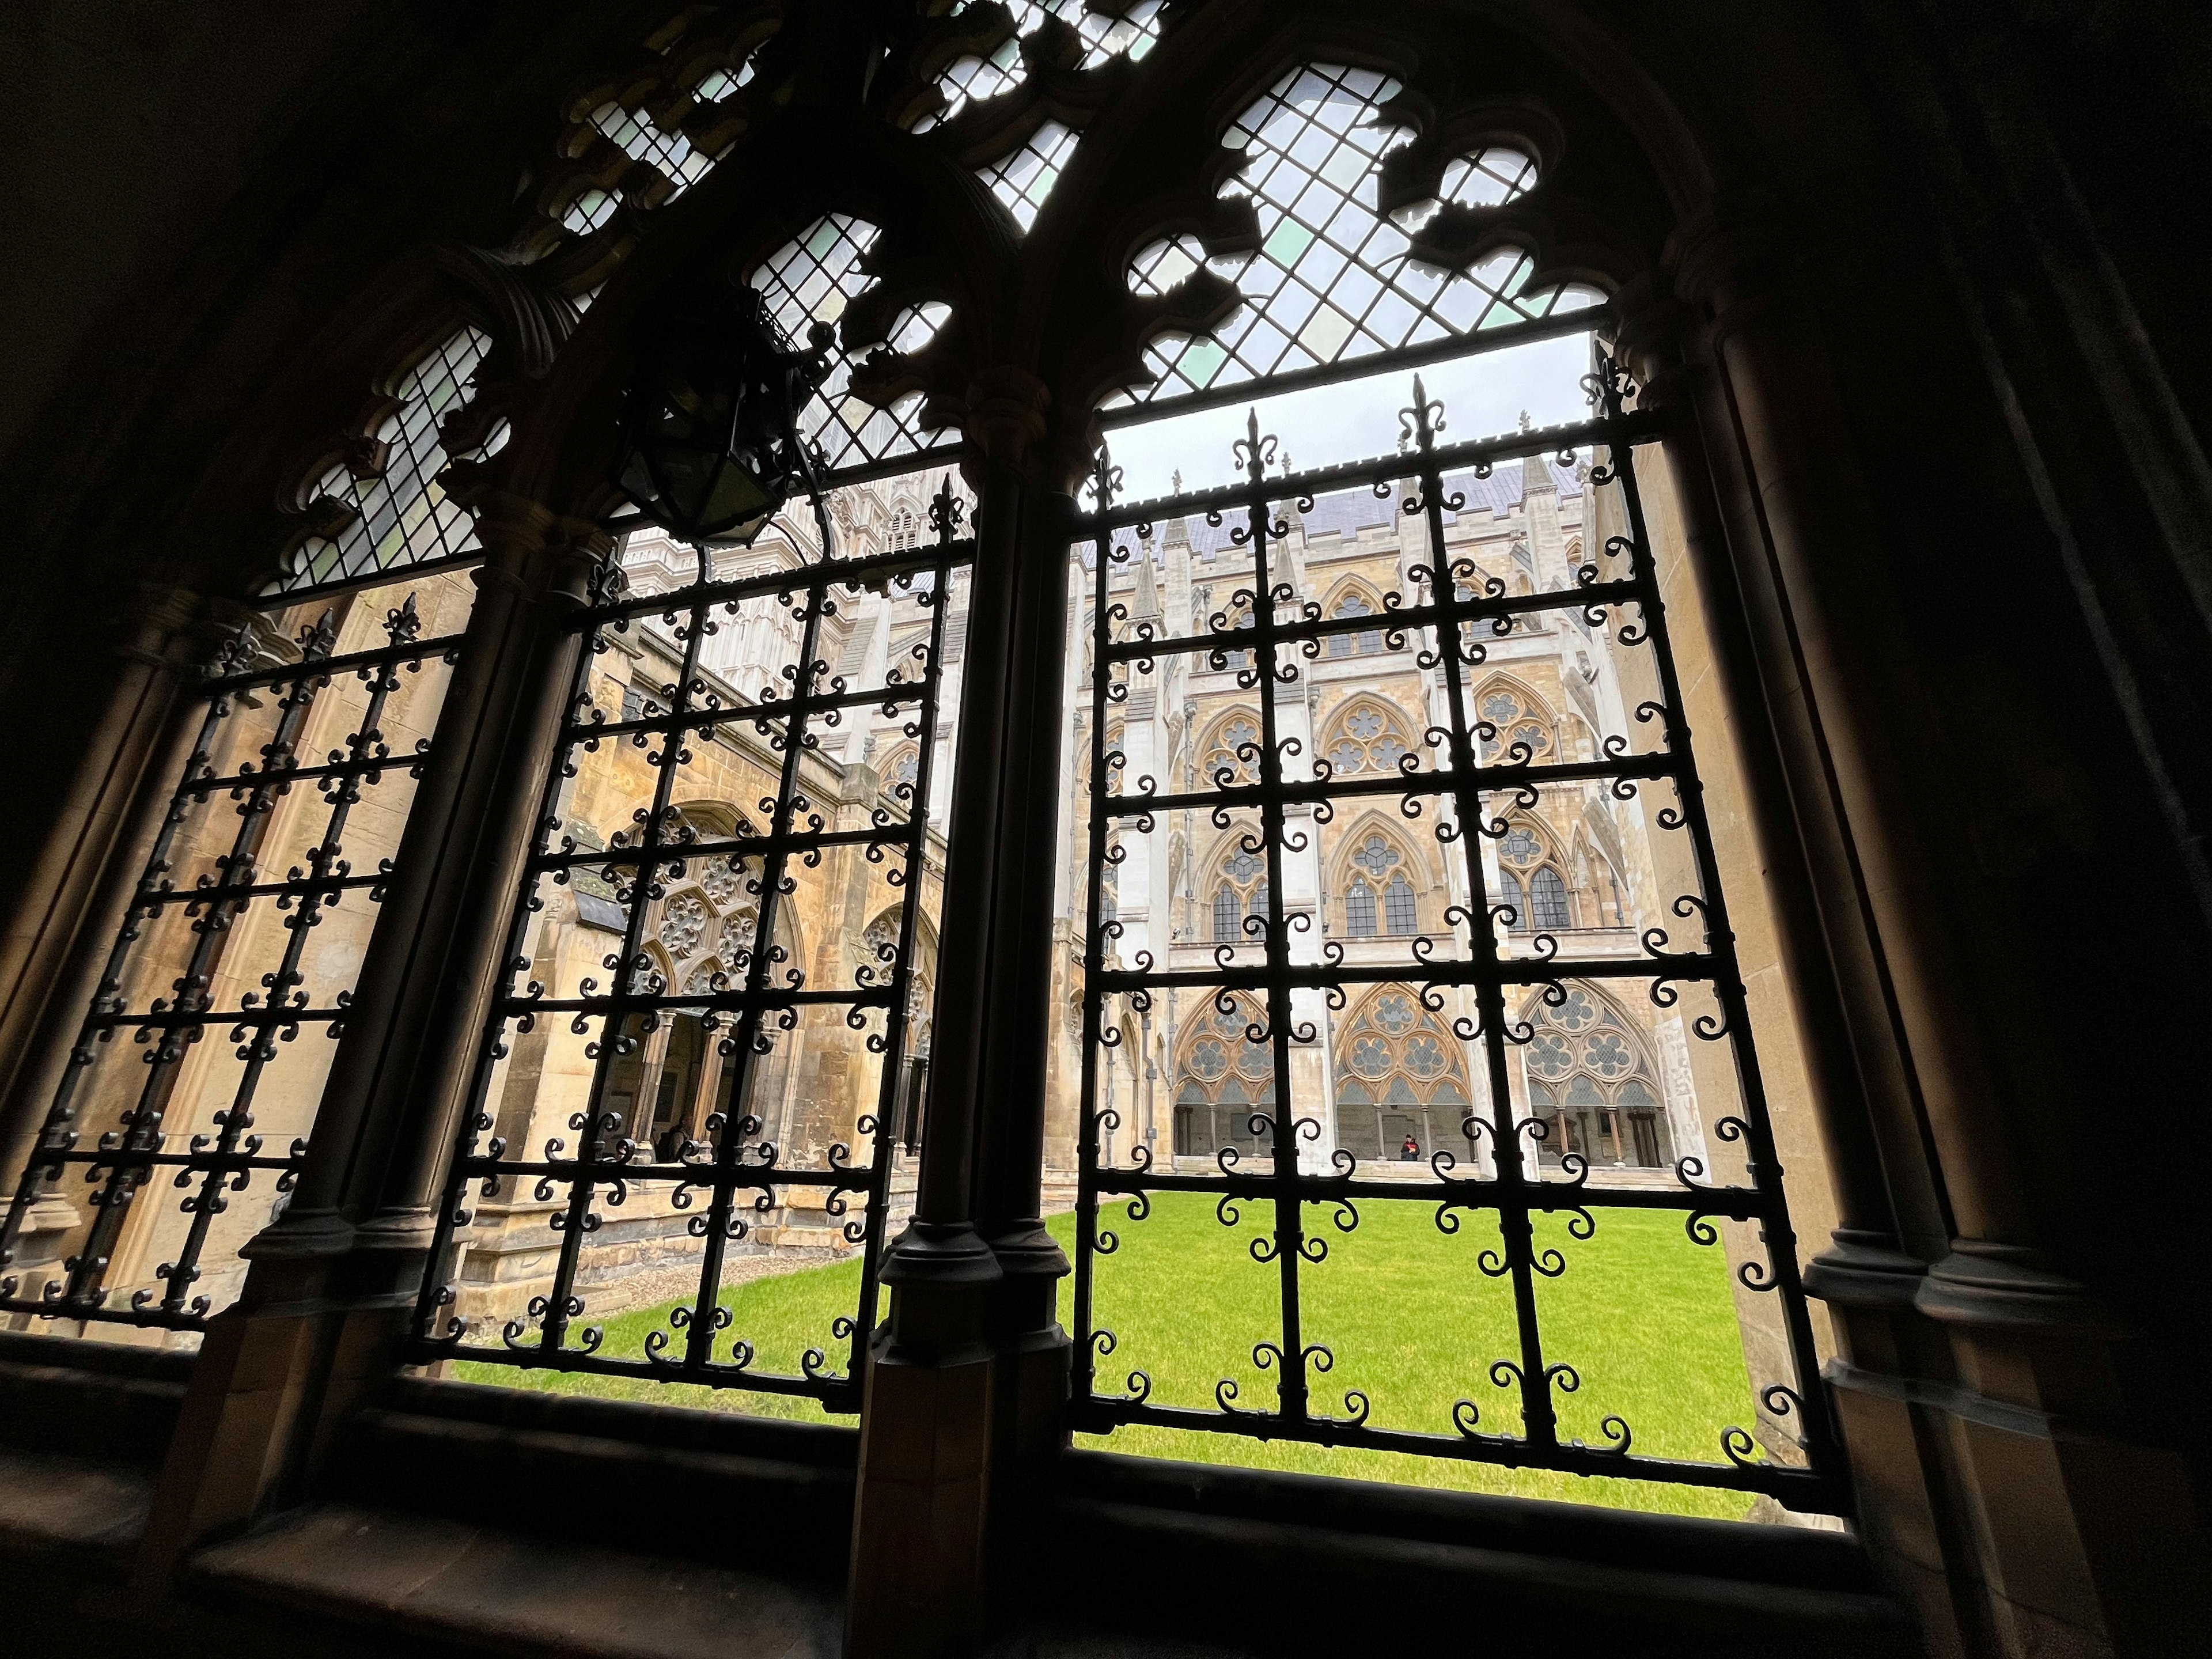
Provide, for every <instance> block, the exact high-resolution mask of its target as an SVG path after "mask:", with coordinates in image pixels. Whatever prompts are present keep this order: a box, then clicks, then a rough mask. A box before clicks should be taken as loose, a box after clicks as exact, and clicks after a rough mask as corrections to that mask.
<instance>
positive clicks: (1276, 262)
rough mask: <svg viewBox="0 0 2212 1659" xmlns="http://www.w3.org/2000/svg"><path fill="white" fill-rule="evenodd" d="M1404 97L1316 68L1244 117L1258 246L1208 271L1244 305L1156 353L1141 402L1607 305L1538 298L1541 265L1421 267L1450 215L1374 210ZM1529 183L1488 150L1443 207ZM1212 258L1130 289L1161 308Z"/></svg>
mask: <svg viewBox="0 0 2212 1659" xmlns="http://www.w3.org/2000/svg"><path fill="white" fill-rule="evenodd" d="M1400 90H1401V88H1400V85H1399V83H1398V82H1396V81H1395V80H1393V79H1391V78H1390V77H1389V76H1386V75H1383V74H1381V73H1379V72H1377V71H1376V70H1366V69H1348V68H1344V67H1341V66H1335V65H1329V64H1309V65H1307V66H1305V67H1304V68H1300V69H1294V70H1291V71H1290V72H1289V73H1288V74H1286V75H1285V76H1283V77H1282V79H1281V80H1279V81H1278V82H1276V83H1275V86H1274V88H1273V89H1272V90H1271V91H1270V92H1269V93H1268V94H1267V96H1266V97H1265V98H1263V99H1261V100H1260V101H1259V102H1257V103H1255V104H1254V105H1253V106H1251V107H1250V108H1249V109H1248V110H1246V111H1245V112H1244V113H1243V115H1242V116H1241V117H1240V118H1238V120H1237V123H1236V125H1234V126H1232V127H1231V129H1230V131H1229V132H1228V135H1227V136H1226V137H1225V139H1224V141H1223V142H1224V143H1225V144H1227V145H1228V146H1229V147H1231V148H1232V149H1241V150H1243V152H1244V154H1245V156H1246V158H1247V159H1246V161H1245V164H1244V167H1243V170H1242V171H1241V173H1239V174H1238V175H1237V183H1236V185H1234V186H1232V188H1237V189H1242V190H1243V191H1247V192H1249V196H1250V199H1251V201H1252V204H1253V207H1254V208H1255V210H1256V212H1257V214H1258V216H1259V221H1260V234H1261V246H1260V251H1259V252H1258V253H1256V254H1255V255H1252V256H1249V258H1246V259H1244V260H1243V264H1241V267H1239V266H1235V265H1232V264H1231V262H1229V261H1227V260H1223V261H1218V262H1215V263H1216V268H1217V269H1222V270H1228V271H1230V272H1231V274H1233V276H1234V277H1235V280H1236V283H1237V287H1238V289H1240V290H1241V291H1242V293H1243V296H1244V300H1245V304H1244V305H1243V307H1240V308H1239V309H1238V310H1237V312H1236V313H1233V314H1232V315H1231V317H1230V318H1229V319H1228V320H1227V321H1225V322H1224V323H1222V324H1221V325H1218V327H1217V328H1216V329H1215V330H1214V331H1213V332H1212V335H1210V336H1204V337H1195V338H1192V337H1184V338H1182V339H1179V340H1169V341H1163V342H1161V343H1159V344H1158V345H1156V346H1154V347H1153V349H1152V353H1151V355H1150V357H1149V360H1148V363H1147V366H1148V367H1149V368H1152V370H1153V371H1154V372H1155V373H1156V374H1158V376H1159V377H1160V378H1159V379H1158V381H1157V382H1156V383H1155V384H1154V385H1153V386H1152V387H1151V388H1150V389H1149V390H1148V391H1147V392H1145V393H1144V394H1142V396H1144V397H1145V398H1163V397H1173V396H1175V395H1176V394H1178V393H1187V392H1196V391H1202V390H1204V389H1205V388H1206V387H1208V386H1216V385H1229V384H1232V383H1234V382H1237V381H1241V380H1256V379H1264V378H1266V377H1267V376H1269V375H1273V374H1282V373H1285V372H1289V371H1294V370H1297V369H1300V368H1313V367H1316V366H1318V365H1321V364H1324V363H1333V362H1341V361H1344V360H1346V359H1350V358H1356V357H1362V356H1370V355H1371V354H1375V353H1378V352H1383V351H1387V350H1390V349H1394V348H1395V347H1399V346H1404V345H1413V344H1419V343H1424V342H1426V341H1431V340H1443V339H1449V338H1452V337H1455V336H1464V335H1468V334H1472V333H1474V332H1476V331H1480V329H1482V328H1485V327H1488V326H1492V325H1495V324H1497V323H1499V322H1515V321H1522V320H1527V319H1534V318H1539V317H1543V316H1547V315H1548V314H1550V313H1552V312H1553V310H1555V309H1566V308H1571V307H1578V306H1586V305H1589V304H1591V303H1594V302H1595V301H1597V300H1598V299H1600V298H1601V296H1600V295H1596V294H1595V293H1594V292H1592V291H1591V290H1589V289H1583V288H1579V287H1572V286H1570V287H1567V288H1550V289H1542V290H1541V291H1532V290H1531V289H1529V288H1528V277H1529V276H1530V273H1531V270H1532V262H1531V261H1530V259H1529V258H1528V255H1526V254H1525V253H1522V252H1520V251H1519V250H1518V249H1516V248H1512V247H1510V246H1509V247H1504V248H1501V249H1500V250H1499V251H1498V252H1496V253H1493V254H1492V255H1491V256H1490V257H1489V258H1486V259H1484V260H1482V261H1481V262H1480V263H1479V264H1476V265H1475V266H1474V268H1473V269H1471V270H1466V271H1449V270H1437V269H1434V268H1431V267H1429V266H1427V265H1425V264H1421V263H1419V262H1418V261H1417V260H1416V259H1415V258H1413V237H1412V234H1411V233H1412V232H1414V231H1418V230H1419V228H1421V226H1422V225H1423V224H1424V223H1425V222H1426V220H1427V219H1428V218H1429V217H1430V216H1432V215H1433V214H1434V213H1435V212H1436V211H1437V208H1438V207H1439V206H1440V205H1441V203H1440V202H1430V203H1425V204H1416V205H1415V206H1413V207H1412V208H1409V209H1407V210H1401V212H1400V213H1398V214H1396V215H1393V216H1385V215H1384V214H1383V212H1382V210H1381V207H1380V201H1381V197H1380V194H1379V190H1378V185H1379V182H1380V172H1381V162H1382V158H1383V155H1384V153H1385V152H1386V151H1388V150H1389V149H1392V148H1394V147H1395V145H1397V144H1398V143H1401V140H1402V137H1403V132H1404V128H1403V125H1401V121H1400V120H1399V119H1398V118H1395V117H1394V116H1393V115H1391V114H1390V113H1389V112H1387V108H1386V106H1388V105H1389V100H1391V99H1392V98H1394V97H1395V96H1396V94H1398V93H1399V91H1400ZM1535 183H1536V170H1535V167H1534V163H1532V162H1531V161H1528V158H1527V157H1526V156H1524V155H1520V154H1519V153H1517V152H1515V151H1512V150H1509V149H1504V148H1502V147H1492V148H1486V149H1480V150H1477V151H1475V152H1474V153H1472V154H1470V155H1467V156H1465V157H1462V158H1461V159H1460V161H1459V162H1458V163H1456V164H1455V165H1454V166H1453V167H1451V168H1449V170H1448V172H1447V173H1446V176H1445V183H1444V187H1443V195H1444V199H1449V200H1459V201H1462V203H1463V204H1467V205H1475V204H1477V203H1478V201H1479V202H1480V204H1481V205H1497V204H1500V203H1503V202H1504V201H1508V200H1510V199H1512V198H1513V197H1517V196H1520V195H1522V194H1523V193H1525V192H1526V191H1528V190H1529V189H1531V188H1533V187H1534V185H1535ZM1455 191H1456V192H1458V194H1457V195H1456V196H1455V195H1454V193H1453V192H1455ZM1205 261H1206V253H1205V251H1204V249H1203V248H1201V247H1200V246H1199V245H1198V244H1197V242H1196V241H1195V240H1194V239H1193V238H1189V237H1180V238H1177V239H1176V240H1167V241H1159V242H1154V243H1152V244H1151V245H1149V246H1146V247H1144V248H1140V249H1139V251H1138V252H1137V255H1136V258H1134V259H1133V261H1132V262H1131V265H1130V273H1129V285H1130V288H1131V289H1132V290H1133V292H1136V293H1138V294H1146V295H1151V294H1162V293H1165V292H1166V291H1167V290H1168V289H1172V288H1174V287H1175V286H1176V284H1178V283H1181V282H1182V281H1183V280H1184V279H1185V278H1187V277H1188V276H1190V275H1191V273H1192V272H1194V270H1196V269H1197V268H1198V266H1199V265H1200V263H1202V262H1205Z"/></svg>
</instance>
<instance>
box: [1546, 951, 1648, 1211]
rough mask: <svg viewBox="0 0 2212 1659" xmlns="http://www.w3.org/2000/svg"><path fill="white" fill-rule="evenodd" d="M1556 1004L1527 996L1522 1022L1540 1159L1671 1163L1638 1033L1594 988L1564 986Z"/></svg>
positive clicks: (1643, 1165) (1638, 1164) (1571, 983)
mask: <svg viewBox="0 0 2212 1659" xmlns="http://www.w3.org/2000/svg"><path fill="white" fill-rule="evenodd" d="M1564 988H1565V997H1564V999H1563V1000H1561V1001H1560V1002H1559V1005H1558V1006H1552V1005H1550V1004H1547V1003H1546V1002H1545V1000H1544V999H1543V996H1542V994H1541V993H1540V994H1537V995H1535V996H1534V997H1532V998H1530V999H1529V1001H1528V1004H1527V1005H1526V1006H1524V1007H1523V1009H1522V1019H1523V1020H1524V1021H1525V1022H1526V1023H1527V1024H1528V1027H1529V1028H1530V1031H1531V1033H1532V1035H1531V1036H1530V1037H1529V1040H1528V1042H1527V1043H1526V1044H1524V1045H1523V1046H1522V1065H1523V1066H1524V1067H1525V1068H1526V1070H1527V1073H1528V1105H1529V1109H1530V1110H1531V1111H1533V1112H1534V1114H1535V1115H1536V1116H1537V1118H1538V1119H1539V1120H1541V1121H1542V1122H1543V1123H1544V1125H1545V1135H1544V1138H1543V1140H1542V1142H1541V1148H1540V1153H1539V1156H1540V1158H1541V1159H1542V1161H1543V1162H1545V1163H1547V1164H1559V1163H1560V1162H1561V1161H1562V1160H1563V1159H1564V1158H1566V1157H1568V1156H1570V1155H1572V1156H1575V1157H1577V1158H1582V1159H1583V1160H1584V1161H1585V1162H1587V1163H1589V1164H1620V1165H1626V1166H1631V1167H1636V1168H1642V1169H1662V1168H1664V1167H1666V1165H1667V1164H1669V1163H1671V1162H1672V1161H1673V1152H1672V1151H1671V1138H1670V1137H1669V1135H1668V1129H1667V1123H1666V1118H1665V1115H1664V1114H1663V1113H1662V1111H1661V1110H1660V1102H1659V1091H1658V1083H1657V1078H1658V1073H1657V1070H1656V1067H1655V1066H1653V1065H1652V1062H1651V1056H1650V1052H1649V1049H1648V1048H1647V1046H1646V1044H1645V1042H1644V1038H1643V1036H1642V1034H1641V1033H1639V1032H1638V1031H1637V1030H1635V1029H1634V1028H1633V1027H1632V1026H1631V1025H1630V1024H1629V1022H1628V1020H1627V1019H1626V1017H1625V1016H1624V1015H1623V1014H1622V1013H1621V1012H1620V1010H1619V1009H1618V1008H1617V1007H1615V1006H1613V1001H1612V1000H1611V999H1610V998H1608V997H1607V996H1606V995H1605V994H1603V993H1601V992H1600V991H1599V990H1598V989H1597V988H1596V987H1594V986H1591V985H1589V984H1587V983H1584V982H1583V981H1567V982H1566V984H1565V987H1564Z"/></svg>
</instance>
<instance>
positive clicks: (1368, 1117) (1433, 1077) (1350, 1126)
mask: <svg viewBox="0 0 2212 1659" xmlns="http://www.w3.org/2000/svg"><path fill="white" fill-rule="evenodd" d="M1334 1069H1335V1072H1336V1144H1337V1145H1338V1146H1340V1147H1342V1148H1343V1149H1344V1150H1345V1151H1346V1152H1350V1153H1352V1155H1353V1156H1354V1157H1355V1158H1360V1159H1362V1160H1363V1161H1364V1160H1368V1159H1376V1158H1380V1159H1386V1160H1392V1161H1397V1162H1407V1163H1413V1162H1419V1163H1425V1162H1426V1161H1427V1160H1428V1159H1429V1158H1430V1157H1431V1155H1433V1154H1434V1153H1436V1152H1450V1153H1451V1154H1452V1156H1453V1158H1455V1160H1456V1161H1458V1162H1461V1163H1466V1162H1467V1161H1468V1158H1469V1154H1470V1151H1471V1145H1470V1141H1469V1138H1468V1133H1467V1130H1466V1127H1465V1125H1466V1121H1467V1118H1468V1114H1469V1113H1471V1112H1472V1111H1473V1110H1474V1098H1473V1096H1472V1095H1471V1094H1470V1093H1469V1092H1468V1074H1467V1064H1466V1060H1465V1058H1464V1056H1463V1055H1462V1052H1461V1048H1460V1043H1459V1040H1458V1038H1456V1037H1455V1036H1453V1035H1452V1033H1451V1029H1450V1026H1449V1024H1448V1023H1447V1022H1446V1021H1445V1020H1444V1019H1443V1018H1440V1017H1439V1016H1438V1014H1437V1013H1436V1012H1433V1011H1431V1010H1430V1009H1428V1008H1426V1007H1425V1006H1422V1003H1421V999H1420V997H1419V994H1417V993H1416V992H1415V991H1414V990H1413V987H1410V986H1406V985H1383V986H1380V987H1376V990H1375V991H1374V992H1373V993H1372V994H1370V996H1369V997H1368V998H1367V999H1366V1000H1365V1001H1364V1002H1363V1003H1361V1004H1359V1005H1358V1007H1357V1008H1356V1009H1355V1010H1354V1011H1353V1012H1352V1018H1349V1019H1347V1020H1345V1021H1343V1022H1341V1023H1340V1024H1339V1026H1338V1028H1337V1032H1336V1043H1335V1054H1334ZM1408 1140H1411V1141H1412V1142H1413V1152H1411V1153H1408V1152H1407V1149H1406V1143H1407V1141H1408Z"/></svg>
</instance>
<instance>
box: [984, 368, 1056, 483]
mask: <svg viewBox="0 0 2212 1659" xmlns="http://www.w3.org/2000/svg"><path fill="white" fill-rule="evenodd" d="M963 403H964V408H963V419H962V421H961V426H962V428H963V430H964V431H965V432H966V434H967V436H968V441H969V442H970V443H971V444H973V445H975V449H976V452H977V453H978V454H979V455H980V456H981V459H983V460H984V461H986V462H990V463H996V464H998V465H1005V466H1011V467H1016V468H1018V467H1020V466H1021V465H1022V464H1023V463H1024V461H1025V460H1027V459H1029V457H1030V452H1031V451H1032V450H1033V449H1034V448H1035V447H1036V444H1037V441H1039V440H1040V439H1042V437H1043V436H1044V434H1045V410H1046V409H1047V408H1048V407H1049V406H1050V404H1051V403H1052V392H1051V389H1050V388H1049V387H1048V386H1046V385H1045V383H1044V382H1043V381H1042V380H1039V379H1037V377H1036V375H1034V374H1030V372H1029V371H1028V370H1027V369H1025V368H1015V367H1013V366H1012V365H1011V364H1003V365H1001V366H1000V367H998V368H987V369H984V370H983V371H981V373H980V374H977V375H976V376H975V379H974V380H971V381H970V382H969V386H968V395H967V397H966V398H965V399H964V400H963Z"/></svg>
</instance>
